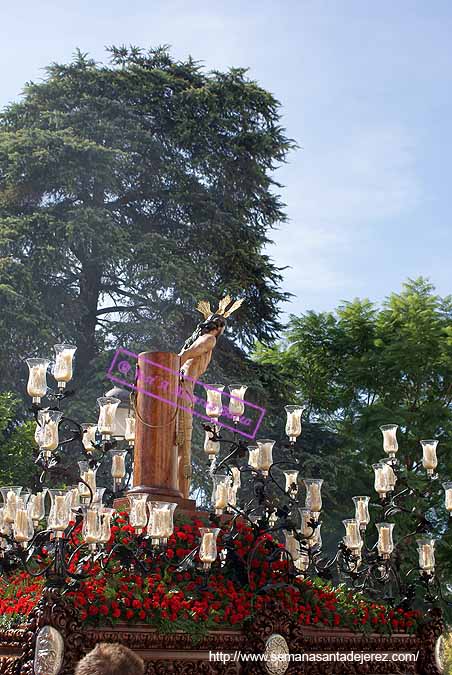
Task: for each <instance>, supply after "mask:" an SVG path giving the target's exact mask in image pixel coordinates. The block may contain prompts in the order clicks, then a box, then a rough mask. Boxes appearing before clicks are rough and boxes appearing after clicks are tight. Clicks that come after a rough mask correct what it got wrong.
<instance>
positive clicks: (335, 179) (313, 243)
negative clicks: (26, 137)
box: [0, 0, 452, 313]
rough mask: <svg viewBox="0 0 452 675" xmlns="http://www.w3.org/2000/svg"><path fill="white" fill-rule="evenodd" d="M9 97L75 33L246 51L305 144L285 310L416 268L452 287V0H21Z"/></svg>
mask: <svg viewBox="0 0 452 675" xmlns="http://www.w3.org/2000/svg"><path fill="white" fill-rule="evenodd" d="M2 29H3V30H2V40H1V46H0V68H1V72H2V77H1V81H0V105H1V106H3V105H5V104H6V103H7V102H8V101H10V100H12V99H14V98H16V97H17V96H18V94H19V93H20V90H21V88H22V86H23V84H24V82H26V81H27V80H35V81H36V80H39V79H40V78H41V77H43V71H42V68H43V67H45V66H46V65H47V64H48V63H50V62H51V61H68V60H70V58H71V54H72V53H73V51H74V49H75V48H76V47H79V48H80V49H81V50H82V51H86V52H89V53H90V55H91V56H92V57H94V58H96V59H98V60H103V59H104V58H105V52H104V46H105V45H107V44H121V43H127V44H128V43H132V44H136V45H139V46H143V47H147V46H151V45H153V46H155V45H158V44H164V43H168V44H171V45H172V47H173V49H172V51H173V54H174V55H175V56H177V57H186V56H187V55H188V54H191V55H192V56H193V57H194V58H195V59H197V60H201V61H203V62H204V63H205V66H206V68H208V69H224V68H227V67H228V66H248V67H249V68H250V76H251V77H252V78H253V79H256V80H258V81H259V83H260V84H261V85H262V86H264V87H265V88H267V89H269V90H270V91H272V92H273V93H274V94H275V95H276V97H277V98H278V99H279V100H280V101H281V103H282V106H283V124H284V125H285V127H286V129H287V133H288V135H289V136H290V137H292V138H294V139H295V140H296V141H297V142H298V144H299V145H300V149H299V150H298V151H296V152H293V153H292V155H291V156H290V158H289V163H288V164H287V165H286V166H284V167H283V168H282V169H281V170H280V171H279V172H278V174H277V178H278V179H279V180H280V181H281V182H282V183H284V185H285V186H286V187H285V189H284V194H283V196H284V199H285V201H286V203H287V212H288V215H289V217H290V222H289V223H288V224H286V225H283V226H282V227H281V229H280V230H279V231H277V232H274V234H273V236H274V240H275V244H274V245H272V246H271V247H269V250H268V252H269V254H270V255H271V256H272V257H273V258H274V260H275V262H276V263H277V264H278V265H281V266H282V265H291V269H290V270H286V272H285V282H284V287H285V289H286V290H289V291H291V292H292V293H295V296H296V297H295V298H293V301H292V303H290V305H286V306H285V308H284V309H285V311H286V312H294V313H298V312H301V311H304V310H306V309H311V308H312V309H316V310H324V309H331V308H333V307H335V306H336V305H337V304H338V303H339V302H340V301H341V300H344V299H345V300H346V299H352V298H354V297H356V296H359V297H369V298H371V299H373V300H380V299H382V298H383V297H384V296H385V295H387V294H388V293H390V292H391V291H393V290H397V289H399V288H400V286H401V284H402V282H403V281H404V280H405V279H406V278H407V277H416V276H419V275H424V276H428V277H429V278H430V279H431V280H432V282H433V283H434V284H435V285H436V286H437V289H438V291H439V292H440V293H442V294H448V293H452V280H451V278H450V260H451V254H450V249H451V246H452V228H451V226H450V220H451V215H450V211H451V205H450V183H451V178H452V170H451V168H450V161H451V160H450V157H451V156H452V129H451V125H452V114H451V113H452V110H451V107H452V86H451V84H452V83H451V80H452V67H451V66H452V46H451V40H450V35H451V33H452V4H451V3H450V2H447V1H445V2H443V1H441V0H434V1H433V2H430V3H427V2H425V1H424V0H397V2H393V1H392V2H389V1H388V0H378V2H373V1H371V0H364V1H363V0H335V1H329V2H326V1H324V0H310V1H305V0H301V1H299V2H296V1H293V0H289V1H286V2H275V1H274V0H273V1H272V2H271V1H269V0H259V1H257V0H247V2H244V1H242V2H239V1H237V0H229V1H228V2H215V1H212V2H207V1H206V0H199V1H197V2H194V1H193V0H187V1H185V2H182V1H178V2H176V1H171V0H167V1H165V2H163V1H162V0H129V2H128V3H125V2H119V1H118V0H109V2H106V1H105V0H97V1H96V0H92V1H90V2H88V1H87V0H78V2H77V3H73V2H72V3H69V2H61V1H59V2H56V0H55V1H51V0H40V2H35V1H34V0H33V1H31V0H26V1H24V0H23V1H22V2H21V3H15V4H14V3H11V4H9V5H8V7H7V8H3V9H2Z"/></svg>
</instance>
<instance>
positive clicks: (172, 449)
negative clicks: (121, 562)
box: [130, 352, 188, 506]
mask: <svg viewBox="0 0 452 675" xmlns="http://www.w3.org/2000/svg"><path fill="white" fill-rule="evenodd" d="M149 361H152V362H153V363H155V364H158V365H152V364H151V363H149ZM178 372H179V357H178V356H177V354H173V353H172V352H142V353H141V354H139V356H138V371H137V374H138V380H137V386H138V387H139V389H141V391H138V392H137V398H136V424H135V451H134V470H133V488H132V490H130V492H131V493H135V492H141V493H148V494H149V495H150V498H155V499H157V500H158V501H172V502H177V503H180V504H181V502H182V501H184V502H185V501H188V500H182V493H181V492H180V490H179V488H178V478H177V446H176V416H177V407H176V402H177V388H178V386H179V376H178ZM150 394H154V395H156V396H158V397H159V398H155V396H151V395H150ZM163 398H165V399H167V400H169V401H171V402H172V403H173V405H171V403H168V402H167V401H164V400H161V399H163ZM184 506H186V505H185V504H184Z"/></svg>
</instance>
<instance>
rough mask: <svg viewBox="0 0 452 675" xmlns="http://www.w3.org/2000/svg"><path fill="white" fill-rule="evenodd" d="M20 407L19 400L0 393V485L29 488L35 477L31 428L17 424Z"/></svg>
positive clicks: (24, 424) (32, 425) (29, 424)
mask: <svg viewBox="0 0 452 675" xmlns="http://www.w3.org/2000/svg"><path fill="white" fill-rule="evenodd" d="M20 407H21V401H20V399H19V398H18V397H17V396H15V395H14V394H12V393H10V392H6V393H3V394H0V485H23V486H32V485H33V484H34V480H35V477H36V473H37V472H36V466H35V464H34V461H33V447H34V440H33V437H34V427H35V425H34V423H33V422H31V421H27V422H24V421H21V419H20V418H19V417H18V413H19V409H20Z"/></svg>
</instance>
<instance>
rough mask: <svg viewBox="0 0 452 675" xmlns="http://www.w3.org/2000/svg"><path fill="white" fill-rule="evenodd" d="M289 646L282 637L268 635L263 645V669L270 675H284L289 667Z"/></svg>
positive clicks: (275, 634)
mask: <svg viewBox="0 0 452 675" xmlns="http://www.w3.org/2000/svg"><path fill="white" fill-rule="evenodd" d="M289 653H290V652H289V645H288V644H287V642H286V639H285V638H283V636H282V635H278V634H277V633H274V634H273V635H270V637H269V638H268V640H267V642H266V644H265V652H264V654H265V667H266V669H267V671H268V672H269V673H270V674H271V675H284V673H285V672H286V670H287V669H288V667H289V659H288V658H287V657H288V656H289Z"/></svg>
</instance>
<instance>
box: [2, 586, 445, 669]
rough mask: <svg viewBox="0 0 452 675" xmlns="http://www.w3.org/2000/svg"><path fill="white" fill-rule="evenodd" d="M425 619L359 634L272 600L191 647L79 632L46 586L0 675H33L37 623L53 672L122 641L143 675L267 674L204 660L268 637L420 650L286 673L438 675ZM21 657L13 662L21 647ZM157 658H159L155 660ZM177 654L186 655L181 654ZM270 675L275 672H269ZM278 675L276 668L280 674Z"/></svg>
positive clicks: (130, 629) (258, 644)
mask: <svg viewBox="0 0 452 675" xmlns="http://www.w3.org/2000/svg"><path fill="white" fill-rule="evenodd" d="M430 619H431V620H430V622H429V623H428V624H426V625H425V626H424V627H423V628H422V629H421V631H420V633H419V634H418V635H412V636H409V635H406V634H400V633H399V634H397V633H396V634H393V635H376V634H370V635H363V634H360V633H353V632H351V631H349V630H345V629H339V628H334V629H333V628H330V629H327V628H325V629H322V628H315V627H309V626H302V625H299V624H296V623H293V621H292V617H291V615H290V613H288V612H287V611H286V610H283V609H282V608H281V607H280V606H278V604H277V603H275V602H270V603H268V604H267V605H266V606H265V607H264V608H263V609H262V610H260V611H259V613H258V615H257V616H255V617H254V618H253V621H252V622H250V624H249V625H248V626H247V628H246V630H243V631H241V630H227V631H221V630H218V631H212V632H210V633H209V634H207V635H205V636H204V637H203V638H202V639H201V640H200V641H199V642H198V643H196V644H193V642H192V639H191V637H190V635H188V634H187V633H182V632H178V633H172V634H159V633H157V632H156V631H155V630H154V629H152V628H151V627H149V626H146V625H144V624H143V625H136V626H128V625H126V624H123V625H118V626H115V627H112V628H89V629H85V630H84V631H82V630H81V628H80V625H79V623H78V621H77V615H76V612H75V610H74V609H73V607H72V606H71V605H70V603H66V602H65V600H64V598H61V596H60V595H59V593H58V592H57V591H55V590H52V589H48V590H46V592H45V595H44V598H43V599H42V600H41V601H40V603H39V605H38V606H37V607H36V609H35V610H34V611H33V613H32V614H31V616H30V620H29V622H28V624H27V626H26V628H25V629H23V630H22V629H16V630H10V631H0V653H1V654H3V655H5V656H4V657H2V658H0V675H34V674H33V658H34V653H35V648H36V642H37V633H38V631H39V630H40V629H41V628H42V627H43V626H46V625H48V626H52V627H53V628H55V629H56V630H57V631H58V632H59V633H61V635H62V637H63V639H64V645H65V654H64V659H63V666H62V669H61V671H60V673H59V675H70V674H71V675H72V674H73V672H74V668H75V665H76V663H77V662H78V661H79V659H80V658H81V657H82V656H83V655H84V654H85V653H86V652H88V651H90V650H91V649H92V647H93V646H94V645H95V644H96V643H97V642H121V643H122V644H124V645H126V646H127V647H129V648H131V649H134V650H138V651H139V652H140V654H142V655H144V659H145V662H146V675H166V674H167V673H170V674H171V673H174V675H192V673H199V674H200V675H217V674H220V673H226V675H232V673H234V674H242V673H246V674H247V675H268V673H269V672H270V673H271V671H269V670H268V669H267V668H266V666H265V662H263V661H262V662H254V663H252V662H247V663H245V662H244V661H242V662H239V661H238V660H235V661H231V662H229V663H226V664H225V663H222V662H220V661H209V652H213V653H218V652H223V653H229V654H234V653H235V652H237V653H238V652H242V653H259V654H263V653H264V652H265V651H266V649H268V648H270V649H272V648H275V636H277V640H278V643H276V645H278V644H279V645H280V647H282V646H283V645H284V641H285V643H286V644H287V648H288V649H290V653H291V654H301V653H303V652H304V653H315V652H320V653H324V652H336V651H339V652H341V653H344V652H350V651H352V650H353V651H355V652H373V653H376V652H377V653H385V652H399V653H405V652H415V653H416V652H419V659H418V661H417V663H416V664H415V663H396V662H391V661H390V660H388V661H386V662H379V663H377V662H373V663H366V662H364V663H362V664H361V663H351V662H327V663H325V662H317V663H315V662H304V663H303V662H299V661H289V662H288V668H287V670H286V675H304V674H307V673H309V675H380V674H381V675H384V674H386V675H389V673H390V674H391V675H410V674H412V675H415V674H416V675H441V671H440V670H439V668H438V665H437V663H436V660H435V646H436V642H437V639H438V637H439V636H440V635H441V634H442V632H443V628H444V627H443V621H442V618H441V613H440V612H439V610H432V611H431V613H430ZM21 647H22V648H23V655H22V657H21V658H20V650H21ZM162 653H164V654H165V656H166V658H165V659H163V658H162ZM182 654H183V655H184V657H185V658H183V657H182ZM274 672H275V674H276V671H274ZM280 672H281V673H282V672H283V671H280Z"/></svg>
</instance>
